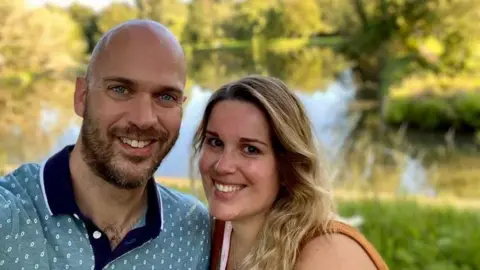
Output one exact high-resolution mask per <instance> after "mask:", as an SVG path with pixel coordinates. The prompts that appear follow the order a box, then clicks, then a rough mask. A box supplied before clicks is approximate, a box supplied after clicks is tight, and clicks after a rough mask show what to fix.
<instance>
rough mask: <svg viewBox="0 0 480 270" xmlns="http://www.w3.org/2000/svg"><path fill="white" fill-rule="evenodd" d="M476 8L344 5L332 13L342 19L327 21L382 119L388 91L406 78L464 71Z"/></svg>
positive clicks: (438, 1) (452, 3)
mask: <svg viewBox="0 0 480 270" xmlns="http://www.w3.org/2000/svg"><path fill="white" fill-rule="evenodd" d="M319 1H326V0H319ZM479 4H480V3H478V1H475V0H467V1H462V0H431V1H416V0H369V1H362V0H348V1H347V0H345V1H343V3H342V4H339V5H337V7H341V8H342V10H337V11H333V10H332V12H338V13H339V14H343V15H342V17H343V20H335V18H336V17H333V16H332V18H333V19H334V20H335V21H336V23H338V24H337V25H336V26H335V27H336V28H337V32H338V33H340V34H341V35H342V36H343V37H344V41H343V42H342V44H341V45H340V46H339V47H338V52H340V53H341V54H342V55H344V56H345V57H346V58H347V59H349V60H351V61H352V62H354V63H355V68H356V70H357V71H358V73H359V75H360V78H361V87H362V88H363V89H367V90H368V89H372V90H374V91H375V92H376V93H377V99H378V100H379V101H380V106H379V111H380V115H381V118H382V120H383V119H384V117H385V112H386V111H385V108H386V106H385V105H386V101H387V100H388V97H389V91H390V89H391V88H392V86H393V85H395V84H398V83H400V82H401V81H402V79H403V78H405V77H406V76H407V75H410V74H413V73H421V72H424V71H425V70H434V71H435V72H447V71H448V68H447V67H454V69H456V72H458V71H459V70H461V69H464V67H467V66H468V65H467V63H468V61H469V58H468V57H462V56H468V53H467V52H470V54H471V53H472V52H473V50H472V49H468V48H472V46H471V42H470V41H469V38H468V37H471V36H475V35H472V34H473V33H479V32H478V31H479V30H478V29H475V27H474V26H473V25H472V24H471V22H472V21H476V20H477V19H478V18H476V17H478V15H477V14H478V11H479V9H478V8H479ZM337 18H338V17H337ZM474 18H476V19H474ZM477 36H478V35H477ZM446 46H448V48H447V47H446ZM454 63H456V64H454ZM382 122H383V121H382Z"/></svg>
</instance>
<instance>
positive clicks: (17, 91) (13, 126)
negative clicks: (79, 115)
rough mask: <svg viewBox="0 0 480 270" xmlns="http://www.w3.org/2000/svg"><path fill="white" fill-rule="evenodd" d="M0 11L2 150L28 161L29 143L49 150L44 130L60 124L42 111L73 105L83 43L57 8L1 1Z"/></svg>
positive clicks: (75, 26) (79, 33)
mask: <svg viewBox="0 0 480 270" xmlns="http://www.w3.org/2000/svg"><path fill="white" fill-rule="evenodd" d="M0 14H1V16H0V52H1V55H0V58H1V59H2V63H3V64H2V65H1V67H0V155H4V156H7V157H8V159H9V160H20V161H25V160H31V159H32V158H34V156H33V155H32V154H33V153H32V152H33V151H32V148H36V149H37V150H38V151H46V150H48V147H49V142H50V141H51V139H52V137H51V135H52V133H47V130H50V131H51V130H55V129H56V128H61V127H62V123H63V122H62V121H61V119H59V121H58V122H57V124H58V125H52V126H50V127H46V126H45V125H44V122H43V120H44V117H43V116H44V115H45V113H47V112H48V111H50V112H51V111H55V110H58V111H62V110H63V109H64V108H65V106H68V105H70V104H71V98H72V93H73V83H72V82H73V78H74V75H75V74H76V71H77V68H78V65H79V63H80V62H81V61H82V59H83V56H84V52H85V48H86V44H85V42H84V40H83V38H82V30H81V28H80V27H79V25H78V24H77V23H76V22H75V21H73V19H72V18H71V17H70V16H69V14H68V13H66V12H65V11H63V10H61V9H55V8H40V9H34V10H31V9H25V8H24V7H23V1H19V0H15V1H12V0H10V1H7V0H0ZM69 89H70V91H69ZM68 107H69V108H70V106H68Z"/></svg>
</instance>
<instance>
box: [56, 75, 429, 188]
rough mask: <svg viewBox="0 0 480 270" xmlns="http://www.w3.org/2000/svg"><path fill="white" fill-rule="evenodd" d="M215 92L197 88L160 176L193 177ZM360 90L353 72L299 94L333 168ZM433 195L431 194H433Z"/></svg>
mask: <svg viewBox="0 0 480 270" xmlns="http://www.w3.org/2000/svg"><path fill="white" fill-rule="evenodd" d="M211 93H212V91H210V90H205V89H202V88H201V87H200V86H198V85H195V86H193V88H192V89H191V92H190V97H189V99H190V101H189V102H188V103H187V104H186V108H185V111H184V118H183V122H182V125H181V128H180V136H179V138H178V141H177V143H176V144H175V146H174V147H173V148H172V151H171V152H170V153H169V154H168V156H167V157H166V159H165V160H164V161H163V162H162V164H161V166H160V168H159V170H158V171H157V172H156V175H157V176H167V177H179V178H187V177H189V171H190V167H189V166H190V156H191V143H192V140H193V135H194V133H195V130H196V128H197V126H198V124H199V121H200V120H201V117H200V116H201V115H202V114H203V110H204V108H205V106H206V103H207V101H208V99H209V97H210V95H211ZM355 93H356V87H355V84H354V82H353V79H352V73H351V71H350V70H346V71H344V72H343V73H342V74H341V76H339V79H337V80H336V81H334V82H332V83H331V84H330V85H329V86H328V87H327V88H326V89H325V90H323V89H319V90H317V91H314V92H312V93H305V92H301V91H296V94H297V95H298V97H299V98H300V100H301V101H302V103H303V104H304V106H305V109H306V111H307V114H308V115H309V117H310V119H311V122H312V125H313V130H314V132H315V135H316V137H317V139H318V141H319V143H320V146H321V147H322V150H323V151H326V152H325V154H324V156H325V157H326V158H327V162H329V164H330V166H331V165H335V164H341V163H342V162H341V160H340V159H341V158H342V157H343V150H344V149H345V143H346V142H347V138H348V137H349V136H350V134H351V132H352V130H353V129H354V128H355V126H356V125H357V121H358V119H359V117H360V115H359V114H358V113H357V114H352V113H350V112H349V105H350V104H351V102H353V100H354V98H355ZM79 131H80V127H79V126H78V124H77V125H76V124H72V125H71V126H70V127H69V128H68V129H66V130H65V132H64V133H63V134H62V136H60V138H59V139H58V140H57V142H56V144H55V145H54V147H53V148H52V150H51V151H50V154H52V153H55V152H56V151H58V150H60V149H61V148H63V147H64V146H65V145H67V144H73V143H75V142H76V140H77V138H78V135H79ZM405 160H406V162H405V164H406V165H405V171H404V173H403V177H402V182H401V188H402V190H403V191H406V192H408V193H410V194H412V193H423V190H424V187H425V185H426V175H425V169H424V168H423V166H422V164H421V163H420V162H419V161H418V160H416V159H413V158H411V157H408V156H407V157H405ZM429 192H431V191H429Z"/></svg>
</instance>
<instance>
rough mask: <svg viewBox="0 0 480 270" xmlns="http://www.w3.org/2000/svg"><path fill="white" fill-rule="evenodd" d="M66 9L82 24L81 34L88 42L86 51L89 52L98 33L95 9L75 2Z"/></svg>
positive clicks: (95, 41)
mask: <svg viewBox="0 0 480 270" xmlns="http://www.w3.org/2000/svg"><path fill="white" fill-rule="evenodd" d="M68 11H69V13H70V15H71V16H72V18H73V19H74V20H75V21H76V22H77V23H78V24H80V25H81V26H82V28H83V34H84V36H85V39H86V40H87V43H88V48H87V53H91V52H92V51H93V48H94V47H95V44H96V43H97V39H96V38H97V37H98V35H99V33H98V31H99V30H98V26H97V15H96V14H95V11H94V10H93V9H92V8H91V7H89V6H86V5H82V4H79V3H77V2H75V3H73V4H72V5H71V6H70V7H69V8H68Z"/></svg>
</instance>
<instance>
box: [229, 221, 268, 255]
mask: <svg viewBox="0 0 480 270" xmlns="http://www.w3.org/2000/svg"><path fill="white" fill-rule="evenodd" d="M264 222H265V216H261V217H253V218H249V219H245V220H238V221H232V228H233V231H232V237H231V243H230V251H231V252H230V256H229V257H230V260H229V261H230V262H231V263H229V264H231V265H236V264H237V265H238V264H239V263H240V262H241V261H243V259H244V258H245V257H246V256H247V254H248V253H249V252H250V251H251V250H252V248H253V246H254V244H255V241H256V240H257V235H258V234H259V232H260V230H261V229H262V226H263V223H264Z"/></svg>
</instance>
